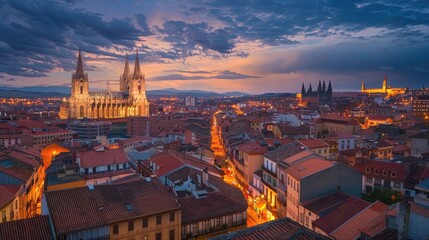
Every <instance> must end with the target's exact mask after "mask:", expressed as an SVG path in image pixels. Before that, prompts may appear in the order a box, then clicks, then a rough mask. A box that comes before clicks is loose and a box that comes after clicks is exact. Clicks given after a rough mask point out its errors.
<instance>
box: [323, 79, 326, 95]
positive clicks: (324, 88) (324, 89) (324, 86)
mask: <svg viewBox="0 0 429 240" xmlns="http://www.w3.org/2000/svg"><path fill="white" fill-rule="evenodd" d="M322 91H323V92H326V84H325V80H323V87H322Z"/></svg>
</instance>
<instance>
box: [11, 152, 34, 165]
mask: <svg viewBox="0 0 429 240" xmlns="http://www.w3.org/2000/svg"><path fill="white" fill-rule="evenodd" d="M8 155H9V157H11V158H14V159H16V160H18V161H20V162H23V163H26V164H28V165H30V166H32V167H38V166H39V165H40V163H39V162H38V161H36V160H34V158H33V157H31V156H29V155H27V154H23V153H20V152H16V151H11V152H9V154H8Z"/></svg>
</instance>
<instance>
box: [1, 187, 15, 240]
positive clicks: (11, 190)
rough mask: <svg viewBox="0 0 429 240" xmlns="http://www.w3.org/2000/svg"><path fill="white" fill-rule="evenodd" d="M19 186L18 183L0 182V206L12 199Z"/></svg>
mask: <svg viewBox="0 0 429 240" xmlns="http://www.w3.org/2000/svg"><path fill="white" fill-rule="evenodd" d="M19 187H20V185H11V184H0V208H2V207H4V206H5V205H6V204H8V203H10V202H11V201H13V199H14V198H15V195H16V193H17V192H18V191H19ZM0 236H1V234H0Z"/></svg>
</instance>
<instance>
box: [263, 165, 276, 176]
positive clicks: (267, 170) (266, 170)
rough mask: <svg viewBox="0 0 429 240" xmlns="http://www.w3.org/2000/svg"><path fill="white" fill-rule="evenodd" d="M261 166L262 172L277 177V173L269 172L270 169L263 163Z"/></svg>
mask: <svg viewBox="0 0 429 240" xmlns="http://www.w3.org/2000/svg"><path fill="white" fill-rule="evenodd" d="M261 168H262V170H263V171H264V172H266V173H268V174H270V175H271V176H272V177H273V178H275V179H277V174H276V173H275V172H271V170H269V169H268V168H266V167H265V166H264V165H262V166H261Z"/></svg>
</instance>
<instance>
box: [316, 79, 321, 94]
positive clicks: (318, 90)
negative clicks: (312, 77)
mask: <svg viewBox="0 0 429 240" xmlns="http://www.w3.org/2000/svg"><path fill="white" fill-rule="evenodd" d="M321 91H322V83H321V82H320V80H319V86H317V92H318V93H320V92H321Z"/></svg>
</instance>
